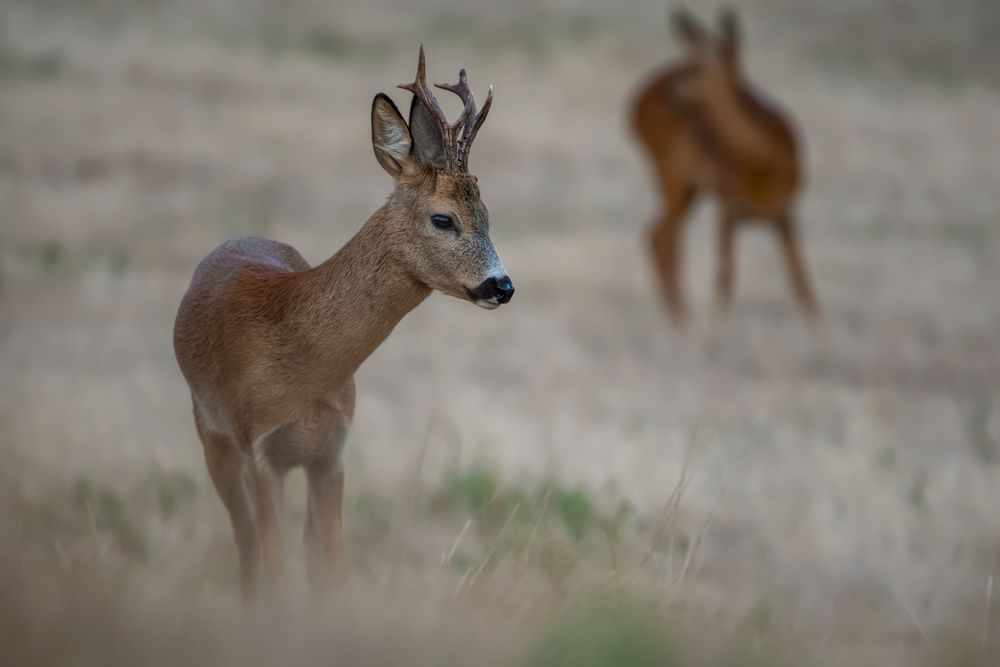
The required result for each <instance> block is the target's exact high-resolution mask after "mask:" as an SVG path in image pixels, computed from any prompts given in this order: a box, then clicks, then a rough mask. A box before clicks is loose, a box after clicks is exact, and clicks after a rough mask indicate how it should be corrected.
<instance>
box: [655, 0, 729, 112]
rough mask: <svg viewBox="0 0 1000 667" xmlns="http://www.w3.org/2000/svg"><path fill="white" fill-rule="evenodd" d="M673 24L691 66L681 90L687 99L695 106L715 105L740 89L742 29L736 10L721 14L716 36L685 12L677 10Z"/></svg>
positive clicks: (673, 16) (672, 15) (672, 20)
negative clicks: (714, 103)
mask: <svg viewBox="0 0 1000 667" xmlns="http://www.w3.org/2000/svg"><path fill="white" fill-rule="evenodd" d="M671 23H672V25H673V28H674V32H675V33H676V34H677V36H678V37H679V38H680V41H681V43H682V44H683V45H684V47H685V48H686V50H687V52H688V56H689V59H690V64H691V67H690V70H689V74H688V76H687V77H685V79H684V81H683V82H682V84H681V86H679V92H680V93H681V95H682V96H683V97H684V98H686V99H687V100H688V101H690V102H691V103H692V104H695V105H707V104H712V103H713V102H715V101H717V100H719V99H722V98H723V96H726V95H728V94H729V93H731V91H733V90H734V89H736V88H737V87H738V86H739V85H740V80H741V71H740V26H739V19H738V17H737V15H736V12H735V11H734V10H732V9H723V10H722V11H721V12H720V13H719V16H718V20H717V28H718V31H717V34H712V33H711V32H710V31H709V30H708V29H707V28H706V27H705V26H704V24H702V23H701V21H699V20H698V19H697V18H695V17H694V16H693V15H692V14H691V13H690V12H688V11H687V10H685V9H683V8H680V9H676V10H674V12H673V13H672V14H671Z"/></svg>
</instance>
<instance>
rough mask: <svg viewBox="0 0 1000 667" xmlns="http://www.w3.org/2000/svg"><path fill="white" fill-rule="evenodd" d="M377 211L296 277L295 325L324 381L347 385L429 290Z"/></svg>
mask: <svg viewBox="0 0 1000 667" xmlns="http://www.w3.org/2000/svg"><path fill="white" fill-rule="evenodd" d="M389 217H390V214H389V212H388V210H387V206H383V207H382V208H381V209H379V210H378V211H377V212H376V213H375V214H374V215H373V216H372V217H371V218H370V219H369V220H368V222H366V223H365V225H364V226H363V227H362V228H361V229H360V230H359V231H358V233H357V234H355V235H354V237H353V238H352V239H351V240H350V241H348V242H347V243H346V244H345V245H344V247H343V248H341V249H340V250H339V251H338V252H337V253H336V254H335V255H333V257H331V258H330V259H328V260H326V261H325V262H323V263H322V264H320V265H319V266H316V267H315V268H313V269H310V270H308V271H304V272H302V273H301V274H297V276H298V277H299V278H300V280H301V283H300V284H299V286H298V290H297V291H298V292H299V294H301V295H303V296H302V297H301V298H299V299H296V300H295V302H296V303H295V306H294V308H293V311H292V318H291V319H292V322H293V323H294V327H295V330H296V332H297V333H298V334H299V335H300V336H302V337H304V338H305V339H306V340H305V344H306V349H309V350H312V351H314V352H315V357H314V358H312V359H311V360H310V365H311V366H312V367H313V368H315V369H316V370H317V372H318V373H319V374H321V376H322V378H323V381H324V383H326V382H328V383H330V384H332V385H337V384H339V383H341V382H343V381H346V380H347V379H348V378H349V377H350V376H352V375H353V374H354V372H355V371H356V370H357V369H358V367H359V366H360V365H361V364H362V362H364V360H365V359H367V358H368V356H369V355H370V354H371V353H372V352H374V351H375V349H376V348H378V346H379V345H381V344H382V342H383V341H384V340H385V339H386V338H387V337H388V335H389V333H390V332H392V330H393V328H394V327H395V326H396V325H397V324H398V323H399V321H400V320H401V319H403V317H404V316H405V315H406V314H407V313H408V312H410V311H411V310H413V309H414V308H416V307H417V305H419V304H420V302H421V301H423V300H424V299H426V298H427V296H428V295H429V294H430V292H431V290H430V288H429V287H427V286H425V285H423V284H421V283H418V282H417V281H416V280H415V279H414V278H413V277H412V276H411V275H410V274H409V273H408V272H407V271H406V269H405V268H404V267H403V266H402V264H401V263H400V261H399V259H398V257H397V256H396V254H395V253H394V248H393V245H392V241H393V239H392V234H391V233H390V232H389V229H388V227H387V225H386V222H387V220H388V218H389Z"/></svg>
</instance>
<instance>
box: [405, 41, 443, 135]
mask: <svg viewBox="0 0 1000 667" xmlns="http://www.w3.org/2000/svg"><path fill="white" fill-rule="evenodd" d="M396 87H397V88H402V89H403V90H408V91H409V92H411V93H413V94H414V95H416V96H417V97H418V98H419V99H420V101H421V102H423V104H424V106H425V107H427V108H428V109H429V110H430V112H431V113H433V114H434V116H435V117H436V118H437V121H438V124H440V125H441V130H442V131H443V132H444V133H445V136H447V135H448V130H449V128H450V125H449V123H448V117H447V116H445V115H444V110H443V109H442V108H441V105H440V104H438V101H437V98H435V97H434V93H433V92H431V89H430V88H428V87H427V63H426V60H425V59H424V45H423V44H421V45H420V58H419V59H418V60H417V76H416V78H415V79H414V80H413V82H412V83H398V84H396Z"/></svg>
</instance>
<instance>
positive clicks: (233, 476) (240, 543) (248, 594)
mask: <svg viewBox="0 0 1000 667" xmlns="http://www.w3.org/2000/svg"><path fill="white" fill-rule="evenodd" d="M195 425H196V426H197V428H198V435H199V436H200V437H201V442H202V444H203V445H204V448H205V463H206V464H207V465H208V473H209V475H210V476H211V478H212V484H213V485H214V486H215V490H216V491H217V492H218V494H219V497H220V498H221V499H222V503H223V504H224V505H225V506H226V510H227V511H228V512H229V520H230V523H232V526H233V537H234V538H235V540H236V548H237V550H238V551H239V556H240V588H241V590H242V593H243V600H244V601H245V602H249V601H250V600H252V599H253V597H254V594H255V592H256V586H257V561H258V557H259V547H258V541H257V527H256V526H255V525H254V512H253V507H252V505H251V504H250V498H249V497H248V496H247V488H246V481H245V479H244V470H245V468H246V462H245V457H244V456H243V452H241V451H240V450H239V447H238V446H237V445H236V443H235V442H233V441H232V440H230V439H228V438H224V437H223V436H221V435H219V434H216V433H212V432H210V431H208V430H207V429H206V428H205V427H204V424H203V423H202V420H201V417H200V416H199V415H198V413H197V411H196V412H195Z"/></svg>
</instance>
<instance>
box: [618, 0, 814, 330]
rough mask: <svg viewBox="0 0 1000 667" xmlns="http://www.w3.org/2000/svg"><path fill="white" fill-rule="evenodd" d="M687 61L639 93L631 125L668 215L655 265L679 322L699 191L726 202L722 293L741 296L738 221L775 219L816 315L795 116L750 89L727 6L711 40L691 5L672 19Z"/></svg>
mask: <svg viewBox="0 0 1000 667" xmlns="http://www.w3.org/2000/svg"><path fill="white" fill-rule="evenodd" d="M672 22H673V26H674V29H675V30H676V32H677V33H678V34H679V36H680V38H681V40H682V41H683V42H684V44H685V45H686V47H687V49H688V52H689V57H688V58H687V59H686V60H685V61H684V62H681V63H679V64H677V65H674V66H671V67H667V68H666V69H664V70H662V71H661V72H659V73H658V74H657V75H656V76H655V77H654V78H653V79H652V80H651V81H650V82H649V83H647V84H646V85H645V86H643V87H642V89H641V90H640V92H639V94H638V96H637V99H636V102H635V105H634V108H633V113H632V129H633V131H634V133H635V134H636V136H637V138H638V140H639V142H640V143H641V144H642V145H643V147H644V148H645V149H646V151H647V152H648V154H649V157H650V159H651V160H652V163H653V167H654V171H655V175H656V178H657V180H658V185H659V187H660V190H661V192H662V195H663V199H664V208H665V211H664V213H663V214H662V216H661V217H660V218H659V219H657V220H656V221H655V222H654V223H653V226H652V229H651V234H650V239H649V242H650V246H651V250H652V255H653V262H654V265H655V267H656V270H657V273H658V278H659V280H660V283H661V287H662V290H663V296H664V298H665V299H666V303H667V307H668V309H669V312H670V315H671V317H672V318H673V319H674V321H675V322H677V321H681V320H683V319H684V316H685V306H684V299H683V296H682V289H681V284H680V283H681V273H682V271H681V255H682V248H681V243H682V231H683V226H684V216H685V214H686V213H687V211H688V210H689V208H690V206H691V204H692V203H693V201H694V200H695V198H696V196H697V195H698V193H699V191H708V192H711V193H714V194H715V195H716V197H717V199H718V201H719V204H720V207H721V219H720V221H719V239H718V255H719V268H718V278H717V284H716V297H717V300H718V303H719V305H720V306H721V307H723V308H725V307H728V305H729V303H730V301H731V300H732V292H733V242H734V235H735V232H736V227H737V226H738V225H739V224H741V223H743V222H746V221H750V220H766V221H769V222H770V223H771V224H772V225H773V227H774V229H775V230H776V231H777V233H778V237H779V239H780V242H781V246H782V250H783V253H784V257H785V262H786V264H787V267H788V272H789V276H790V278H791V282H792V286H793V288H794V290H795V294H796V296H797V297H798V300H799V302H800V303H801V304H802V306H803V308H804V309H805V311H806V312H807V314H808V315H809V316H810V317H811V318H814V317H815V316H816V315H818V312H819V310H818V307H817V304H816V299H815V297H814V296H813V292H812V289H811V287H810V285H809V278H808V276H807V274H806V269H805V265H804V264H803V261H802V256H801V253H800V250H799V242H798V238H797V233H796V222H795V218H794V216H793V211H792V206H793V200H794V198H795V195H796V192H797V190H798V189H799V184H800V158H799V154H798V149H797V146H796V139H795V134H794V131H793V129H792V127H791V124H790V122H789V121H788V119H787V118H786V117H785V116H784V115H783V114H781V113H780V112H779V111H777V110H775V109H774V108H773V107H771V106H770V105H769V104H768V103H766V102H765V101H764V100H763V99H761V97H760V96H759V95H758V93H756V92H755V91H754V90H753V89H752V88H751V86H750V84H749V82H748V81H747V80H746V78H745V77H744V75H743V71H742V68H741V64H740V43H739V42H740V35H739V32H740V31H739V26H738V22H737V17H736V14H735V13H734V12H733V11H732V10H727V11H723V13H722V14H721V15H720V17H719V35H718V36H716V37H713V36H711V35H710V34H709V31H708V30H707V29H706V28H705V27H704V26H702V25H701V24H700V23H699V22H698V20H697V19H695V18H694V17H693V16H691V15H690V14H689V13H687V12H686V11H684V10H677V11H675V12H674V13H673V15H672Z"/></svg>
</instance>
